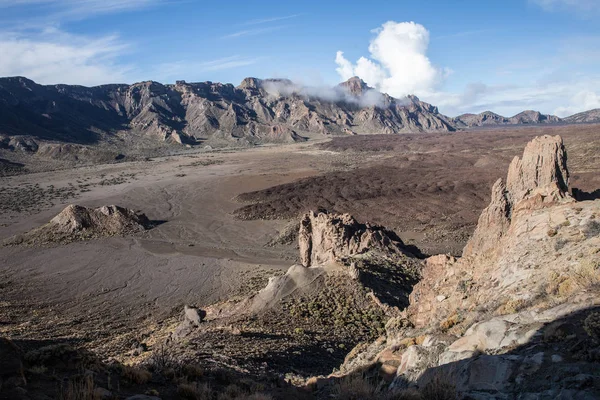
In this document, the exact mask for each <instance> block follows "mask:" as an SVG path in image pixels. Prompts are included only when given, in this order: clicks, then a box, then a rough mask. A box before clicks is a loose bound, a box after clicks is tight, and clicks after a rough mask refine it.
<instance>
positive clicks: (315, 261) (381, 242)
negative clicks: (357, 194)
mask: <svg viewBox="0 0 600 400" xmlns="http://www.w3.org/2000/svg"><path fill="white" fill-rule="evenodd" d="M298 245H299V248H300V261H301V263H302V265H304V266H305V267H310V266H312V265H321V264H327V263H331V262H336V261H339V260H341V259H342V258H345V257H349V256H352V255H356V254H361V253H364V252H366V251H381V252H383V253H388V254H389V253H391V254H408V252H407V251H406V250H405V249H404V243H402V240H401V239H400V238H399V237H398V236H397V235H396V234H395V233H394V232H391V231H388V230H386V229H385V228H383V227H380V226H374V225H370V224H361V223H359V222H357V221H356V220H355V219H354V218H353V217H352V216H351V215H349V214H328V213H325V212H309V213H307V214H305V215H304V216H303V217H302V220H301V222H300V231H299V234H298Z"/></svg>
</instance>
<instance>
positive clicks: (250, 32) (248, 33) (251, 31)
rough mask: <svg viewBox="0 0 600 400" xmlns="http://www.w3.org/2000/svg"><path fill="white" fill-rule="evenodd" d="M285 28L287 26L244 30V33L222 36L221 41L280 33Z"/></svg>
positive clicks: (238, 32)
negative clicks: (274, 32)
mask: <svg viewBox="0 0 600 400" xmlns="http://www.w3.org/2000/svg"><path fill="white" fill-rule="evenodd" d="M283 28H285V26H271V27H267V28H257V29H244V30H242V31H237V32H233V33H230V34H228V35H225V36H222V37H221V39H234V38H238V37H242V36H254V35H260V34H261V33H267V32H273V31H278V30H280V29H283Z"/></svg>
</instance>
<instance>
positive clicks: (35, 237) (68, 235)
mask: <svg viewBox="0 0 600 400" xmlns="http://www.w3.org/2000/svg"><path fill="white" fill-rule="evenodd" d="M151 226H152V224H151V222H150V221H149V220H148V218H147V217H146V216H145V215H144V214H141V213H139V212H135V211H132V210H130V209H127V208H123V207H119V206H115V205H110V206H103V207H99V208H95V209H94V208H88V207H84V206H79V205H75V204H71V205H69V206H67V207H66V208H65V209H64V210H63V211H61V212H60V213H59V214H58V215H57V216H55V217H54V218H52V219H51V220H50V222H48V223H47V224H45V225H43V226H41V227H39V228H37V229H34V230H32V231H29V232H27V233H25V234H23V235H17V236H15V237H13V238H11V239H9V240H8V241H7V242H6V243H5V244H9V245H15V244H26V245H40V244H47V243H68V242H72V241H76V240H86V239H92V238H99V237H107V236H117V235H129V234H134V233H139V232H142V231H144V230H146V229H149V228H150V227H151Z"/></svg>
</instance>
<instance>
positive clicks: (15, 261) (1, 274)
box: [0, 145, 335, 343]
mask: <svg viewBox="0 0 600 400" xmlns="http://www.w3.org/2000/svg"><path fill="white" fill-rule="evenodd" d="M307 149H309V147H308V146H307V145H293V146H281V147H264V148H256V149H251V150H246V151H239V152H231V153H228V152H223V153H212V154H197V155H187V156H175V157H166V158H158V159H153V160H152V161H145V162H141V161H140V162H130V163H121V164H111V165H100V166H93V167H82V168H77V169H71V170H64V171H53V172H44V173H35V174H29V175H21V176H13V177H7V178H2V185H3V186H4V187H10V188H13V189H15V188H16V189H15V190H18V188H26V187H32V186H33V185H36V184H37V185H39V186H40V187H42V188H45V187H50V186H53V187H55V188H63V187H64V188H68V187H73V186H74V187H79V184H78V183H77V182H85V185H87V186H85V188H84V190H85V191H80V190H75V192H76V194H75V195H74V196H73V197H69V198H68V199H65V200H61V199H54V200H53V204H54V205H53V206H51V207H46V208H45V209H44V206H43V205H42V206H39V207H38V208H35V209H28V210H24V211H21V212H16V211H4V212H3V213H2V215H1V216H0V239H6V238H8V237H10V236H12V235H15V234H18V233H23V232H26V231H28V230H30V229H32V228H35V227H37V226H39V225H41V224H43V223H45V222H47V221H48V220H50V219H51V218H52V217H53V216H54V215H55V214H57V213H58V212H60V210H62V209H63V208H64V207H65V206H66V205H68V204H70V203H77V204H81V205H85V206H94V207H96V206H101V205H106V204H117V205H120V206H124V207H128V208H132V209H137V210H141V211H142V212H144V213H145V214H146V215H147V216H148V217H149V218H150V219H151V220H154V221H159V225H158V226H157V227H156V228H154V229H152V230H151V231H148V232H147V233H146V234H144V235H143V236H141V237H127V238H118V237H113V238H107V239H100V240H93V241H87V242H78V243H71V244H68V245H64V246H54V247H46V248H27V247H2V248H0V288H1V292H0V311H1V312H0V334H2V333H6V334H9V335H11V336H22V337H37V338H39V337H40V336H41V337H61V336H63V337H64V336H67V335H68V336H71V337H78V338H80V339H82V340H91V341H94V340H96V339H102V338H103V337H106V336H108V335H114V334H115V333H119V334H125V333H126V332H127V331H128V330H129V329H131V328H133V327H139V325H149V324H150V322H149V321H150V320H151V321H152V323H154V322H156V321H160V320H162V319H164V318H166V317H169V316H171V315H174V314H178V313H179V312H180V311H181V309H182V307H183V305H184V304H194V305H198V306H203V305H206V304H210V303H214V302H216V301H219V300H223V299H225V298H227V297H229V296H230V295H231V294H232V293H237V292H240V291H247V290H248V287H247V285H248V284H249V281H251V279H249V278H250V277H253V276H257V275H258V276H262V277H263V278H264V279H263V281H264V282H266V279H267V278H268V276H269V275H272V273H269V271H272V270H274V269H276V270H281V269H287V268H288V267H289V266H290V265H292V264H293V263H294V261H295V259H296V251H295V249H294V247H293V246H290V247H289V248H281V247H280V248H277V249H275V248H272V247H268V246H266V244H267V243H268V242H269V241H270V240H271V239H272V238H273V237H274V236H276V235H277V233H278V230H280V229H282V228H283V227H284V226H285V225H286V223H287V222H286V221H242V220H239V219H236V218H234V216H233V215H232V212H233V211H234V210H235V209H236V208H238V207H239V206H240V204H239V203H238V202H236V201H234V200H233V198H234V197H235V196H237V195H239V194H241V193H244V192H247V191H253V190H259V189H263V188H266V187H270V186H273V185H278V184H282V183H287V182H292V181H294V180H296V179H299V178H303V177H307V176H311V175H315V174H319V173H322V172H323V171H326V170H329V169H331V168H334V169H335V167H332V166H331V161H330V159H329V157H325V159H324V160H323V158H324V157H322V154H323V153H326V152H323V151H321V150H312V149H310V150H307ZM211 163H212V164H211ZM204 164H209V165H204ZM123 175H128V176H134V177H132V178H128V180H127V182H124V183H116V184H103V185H101V184H98V182H101V181H103V180H104V181H106V180H107V178H112V177H120V176H123ZM113 182H118V180H113ZM23 190H25V189H23ZM27 193H29V192H25V195H27ZM38 210H39V211H38ZM252 282H253V283H252V284H253V285H256V284H257V282H256V281H252ZM258 284H260V281H259V282H258ZM142 321H145V323H143V324H142V323H141V322H142ZM98 343H99V342H98Z"/></svg>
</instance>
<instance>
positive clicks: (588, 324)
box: [583, 311, 600, 341]
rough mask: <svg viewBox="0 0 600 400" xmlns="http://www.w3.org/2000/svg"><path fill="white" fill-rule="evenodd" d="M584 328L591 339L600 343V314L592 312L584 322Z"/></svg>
mask: <svg viewBox="0 0 600 400" xmlns="http://www.w3.org/2000/svg"><path fill="white" fill-rule="evenodd" d="M583 328H584V329H585V331H586V332H587V334H588V335H590V337H592V338H593V339H595V340H596V341H600V312H597V311H596V312H592V313H590V315H588V316H587V318H586V319H585V320H584V321H583Z"/></svg>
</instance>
